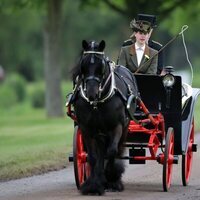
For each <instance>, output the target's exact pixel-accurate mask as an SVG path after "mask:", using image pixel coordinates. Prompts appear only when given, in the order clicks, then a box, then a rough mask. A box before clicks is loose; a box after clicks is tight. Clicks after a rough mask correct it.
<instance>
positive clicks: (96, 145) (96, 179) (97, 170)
mask: <svg viewBox="0 0 200 200" xmlns="http://www.w3.org/2000/svg"><path fill="white" fill-rule="evenodd" d="M86 146H87V151H88V161H89V164H90V168H91V173H90V177H89V178H88V179H87V180H86V181H85V182H84V183H83V185H82V186H81V188H80V191H81V193H82V194H84V195H85V194H98V195H102V194H103V193H104V185H105V175H104V155H105V150H104V147H103V146H104V145H103V144H102V143H101V142H100V141H96V140H95V139H89V138H87V139H86Z"/></svg>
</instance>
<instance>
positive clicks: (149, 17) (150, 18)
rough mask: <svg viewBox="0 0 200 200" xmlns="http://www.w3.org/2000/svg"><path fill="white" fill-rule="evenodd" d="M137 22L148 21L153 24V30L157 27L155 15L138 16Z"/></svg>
mask: <svg viewBox="0 0 200 200" xmlns="http://www.w3.org/2000/svg"><path fill="white" fill-rule="evenodd" d="M137 21H148V22H150V23H151V27H152V28H155V27H156V26H157V24H156V16H155V15H147V14H138V15H137Z"/></svg>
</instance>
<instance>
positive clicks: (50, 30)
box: [44, 0, 63, 117]
mask: <svg viewBox="0 0 200 200" xmlns="http://www.w3.org/2000/svg"><path fill="white" fill-rule="evenodd" d="M61 21H62V0H59V1H57V0H47V15H46V22H45V26H44V61H45V62H44V63H45V81H46V98H45V99H46V110H47V115H48V116H50V117H54V116H62V115H63V112H62V106H61V105H62V100H61V97H62V95H61V88H60V87H61V66H60V65H61V64H60V52H61V51H60V39H61Z"/></svg>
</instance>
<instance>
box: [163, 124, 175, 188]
mask: <svg viewBox="0 0 200 200" xmlns="http://www.w3.org/2000/svg"><path fill="white" fill-rule="evenodd" d="M173 160H174V129H173V128H172V127H170V128H168V131H167V136H166V142H165V153H164V163H163V189H164V191H165V192H167V191H168V190H169V188H170V185H171V178H172V168H173Z"/></svg>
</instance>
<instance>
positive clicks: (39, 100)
mask: <svg viewBox="0 0 200 200" xmlns="http://www.w3.org/2000/svg"><path fill="white" fill-rule="evenodd" d="M31 105H32V106H33V108H44V107H45V92H44V88H43V87H36V88H34V90H33V91H32V94H31Z"/></svg>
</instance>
